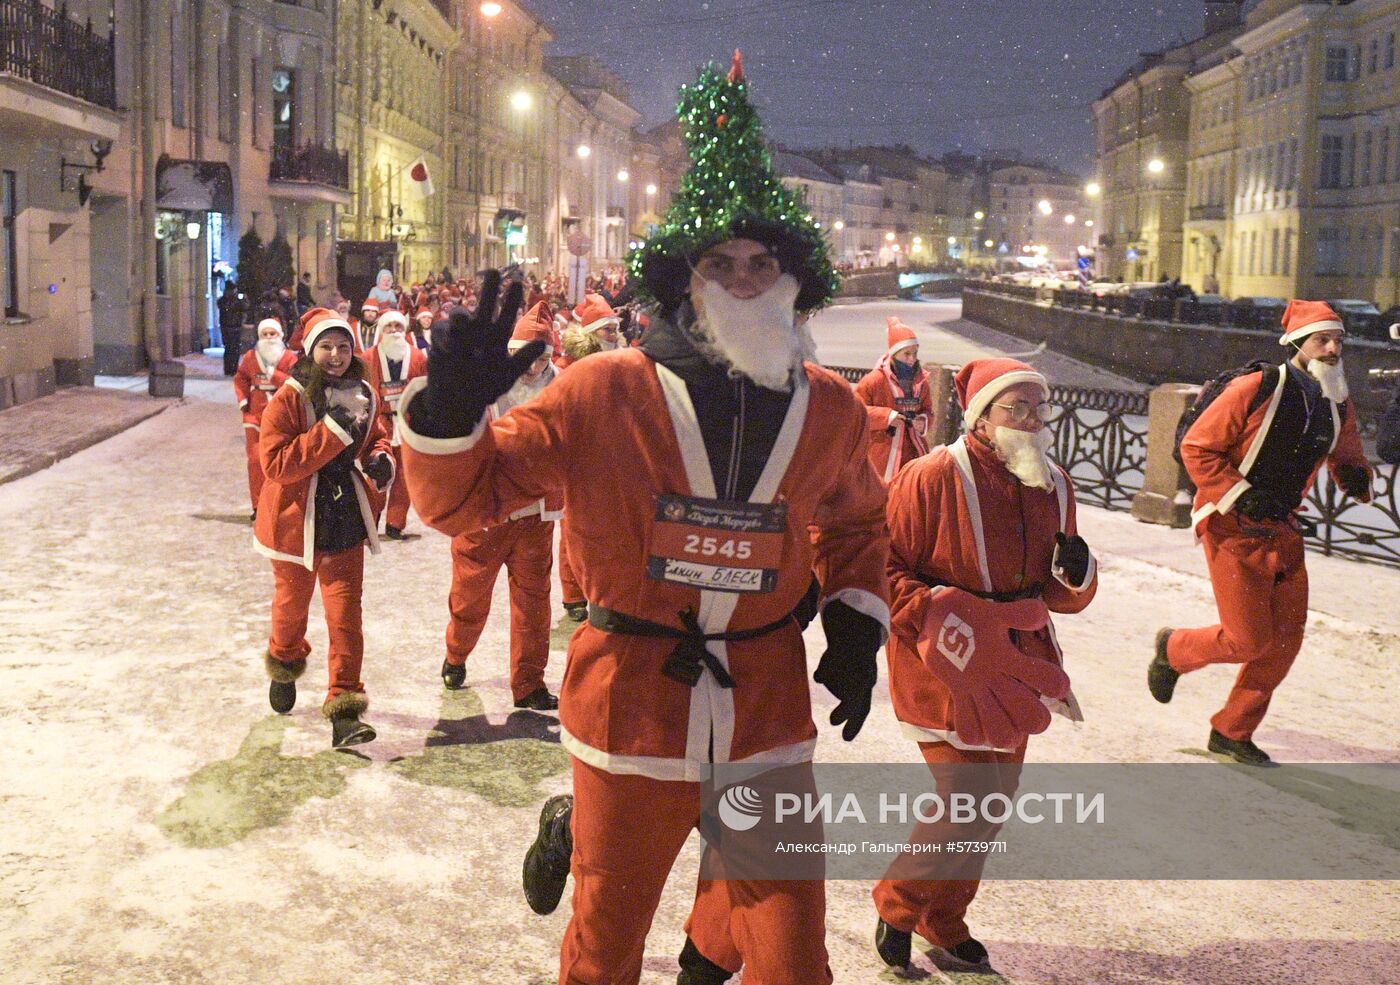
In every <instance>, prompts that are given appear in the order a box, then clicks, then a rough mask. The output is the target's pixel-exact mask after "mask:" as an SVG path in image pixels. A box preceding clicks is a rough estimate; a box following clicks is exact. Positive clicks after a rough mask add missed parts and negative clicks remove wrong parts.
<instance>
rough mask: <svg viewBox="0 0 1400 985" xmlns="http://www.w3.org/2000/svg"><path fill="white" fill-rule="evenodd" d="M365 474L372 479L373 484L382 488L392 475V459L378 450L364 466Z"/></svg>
mask: <svg viewBox="0 0 1400 985" xmlns="http://www.w3.org/2000/svg"><path fill="white" fill-rule="evenodd" d="M365 475H367V476H369V477H370V478H371V479H373V480H374V484H375V485H376V486H378V487H379V488H380V489H383V488H384V487H385V486H387V485H388V484H389V480H390V479H392V478H393V477H394V461H393V459H391V458H390V457H389V456H388V455H385V454H384V453H383V452H380V453H379V454H378V455H375V456H374V457H373V458H371V459H370V460H369V464H368V465H366V466H365Z"/></svg>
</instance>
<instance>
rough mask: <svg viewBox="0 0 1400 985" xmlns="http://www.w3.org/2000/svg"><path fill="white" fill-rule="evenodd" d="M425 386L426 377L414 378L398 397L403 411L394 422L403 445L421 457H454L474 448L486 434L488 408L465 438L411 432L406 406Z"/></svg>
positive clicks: (426, 383)
mask: <svg viewBox="0 0 1400 985" xmlns="http://www.w3.org/2000/svg"><path fill="white" fill-rule="evenodd" d="M427 385H428V378H427V377H426V376H415V377H414V378H413V379H411V380H409V381H408V386H406V387H404V390H403V393H402V394H401V395H400V396H399V406H400V407H402V408H403V411H402V412H401V413H400V414H399V415H398V417H397V418H395V420H397V422H398V425H399V436H400V437H401V438H402V439H403V443H404V444H406V445H408V447H410V448H412V449H413V450H414V451H416V452H418V453H420V454H423V455H456V454H459V453H461V452H464V451H467V450H469V449H471V448H474V447H476V443H477V442H478V441H480V440H481V436H482V435H483V434H485V433H486V428H487V426H488V425H487V422H488V421H489V420H490V413H491V410H490V408H489V407H488V408H487V409H486V410H485V411H483V412H482V414H481V421H480V422H479V423H478V424H477V426H476V427H475V428H473V429H472V433H471V434H468V435H466V436H465V437H461V438H428V437H425V436H424V435H421V434H419V433H418V432H417V431H415V430H413V428H412V426H411V425H410V424H409V422H408V405H409V403H410V402H412V400H413V398H414V397H415V396H417V395H418V393H419V392H420V391H421V390H423V389H424V388H425V387H427Z"/></svg>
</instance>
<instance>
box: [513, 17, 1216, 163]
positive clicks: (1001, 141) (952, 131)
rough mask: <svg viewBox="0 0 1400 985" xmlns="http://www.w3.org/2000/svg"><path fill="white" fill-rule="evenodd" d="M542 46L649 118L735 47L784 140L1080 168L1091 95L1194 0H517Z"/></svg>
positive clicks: (1182, 26) (1177, 27)
mask: <svg viewBox="0 0 1400 985" xmlns="http://www.w3.org/2000/svg"><path fill="white" fill-rule="evenodd" d="M526 2H527V3H528V4H529V6H530V7H531V8H532V9H533V10H534V11H536V12H537V13H538V14H539V15H540V16H541V17H543V18H544V19H545V21H546V22H547V23H549V24H550V25H551V26H552V27H553V28H554V30H555V33H556V34H557V35H558V38H559V40H558V41H557V42H556V43H555V44H554V45H553V47H552V48H551V49H550V53H552V54H576V53H589V54H593V55H596V56H598V57H599V58H601V59H602V60H603V61H604V62H605V63H606V64H608V65H609V66H610V67H611V68H612V69H613V70H614V71H616V72H617V73H618V74H619V75H620V76H621V77H622V78H623V80H624V81H625V82H626V83H627V85H628V88H629V89H630V91H631V93H632V103H633V105H634V106H635V107H636V109H638V110H639V111H641V112H642V113H643V114H644V115H645V117H646V120H647V121H648V123H649V124H650V123H660V122H663V121H664V120H666V119H667V118H669V116H670V115H671V113H672V111H673V110H674V106H675V94H676V89H677V88H678V87H679V86H680V84H681V83H682V82H686V81H690V80H693V79H694V77H695V72H696V69H697V68H698V67H699V66H700V65H701V64H703V63H704V62H706V61H708V60H715V61H717V62H720V63H724V64H727V63H728V61H729V58H730V55H731V53H732V52H733V49H734V48H735V47H736V46H737V47H739V48H741V49H743V52H744V60H745V64H746V65H747V67H748V72H749V78H750V81H751V82H752V86H753V89H752V91H753V95H754V99H755V100H756V101H757V103H758V104H759V106H760V108H761V110H762V112H763V118H764V122H765V124H766V126H767V130H768V133H769V134H770V135H771V136H773V137H774V138H775V139H777V140H779V141H781V142H783V143H784V144H787V145H788V146H792V147H811V146H819V145H828V144H846V143H847V142H854V143H857V144H860V143H906V144H909V145H910V146H912V147H914V148H916V149H917V150H920V151H924V152H928V153H941V152H943V151H945V150H953V149H958V148H961V149H963V150H966V151H968V152H971V153H978V152H984V151H987V150H991V149H1018V150H1021V151H1023V152H1024V153H1026V154H1028V155H1031V156H1035V157H1039V158H1041V159H1044V160H1047V161H1049V162H1051V163H1053V164H1058V165H1060V166H1062V167H1065V168H1067V169H1069V170H1072V171H1075V172H1079V173H1083V174H1088V173H1089V171H1090V170H1091V169H1092V161H1093V156H1094V151H1093V135H1094V130H1093V112H1092V110H1091V109H1090V104H1091V103H1092V102H1093V100H1094V99H1096V98H1098V96H1099V94H1100V93H1101V92H1102V90H1103V89H1104V88H1106V87H1107V86H1108V85H1109V84H1110V83H1112V82H1113V80H1114V79H1116V78H1117V77H1118V75H1119V74H1120V73H1121V72H1122V71H1123V70H1124V69H1126V68H1127V67H1128V66H1129V65H1130V64H1131V63H1132V62H1133V61H1134V60H1135V58H1136V57H1137V54H1138V52H1142V51H1151V50H1155V49H1160V48H1162V47H1164V46H1166V45H1169V44H1172V43H1174V42H1176V41H1178V40H1180V39H1183V38H1194V37H1196V36H1198V35H1199V34H1200V32H1201V25H1202V23H1203V19H1204V12H1203V11H1204V5H1203V4H1202V2H1201V0H1076V2H1071V0H922V2H919V0H708V2H705V0H526Z"/></svg>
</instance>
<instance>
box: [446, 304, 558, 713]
mask: <svg viewBox="0 0 1400 985" xmlns="http://www.w3.org/2000/svg"><path fill="white" fill-rule="evenodd" d="M552 337H553V331H552V327H551V324H550V312H549V305H547V304H545V303H544V302H543V301H541V302H539V303H538V304H536V305H535V307H534V308H532V309H530V310H529V311H527V312H525V313H524V314H523V315H521V316H520V319H519V321H517V322H516V323H515V331H514V332H513V333H512V334H511V337H510V341H509V342H508V343H506V351H508V352H512V353H513V352H519V351H520V350H521V349H523V348H524V347H525V346H526V345H528V344H530V343H531V342H536V341H538V342H543V343H545V344H546V345H548V344H549V343H550V340H551V338H552ZM556 372H557V371H556V370H555V368H554V365H553V363H552V362H551V361H550V358H549V352H548V350H546V351H545V353H544V354H543V355H541V356H540V357H539V358H537V359H536V360H535V361H534V362H533V363H531V364H530V368H529V369H527V370H526V371H525V374H524V375H523V376H521V377H520V379H519V380H518V381H516V383H515V385H514V386H513V387H511V388H510V389H509V390H507V391H506V392H505V393H503V394H502V395H501V396H500V398H499V399H498V400H497V401H496V402H495V403H494V404H492V405H491V407H490V408H489V410H488V415H489V417H490V419H491V420H493V421H494V420H497V419H499V418H500V417H502V416H503V415H504V414H506V413H507V412H508V411H510V410H511V409H512V408H515V407H519V406H520V405H521V404H523V403H525V402H526V401H527V400H531V399H533V398H534V397H536V396H538V395H539V394H540V393H541V391H543V390H544V388H545V387H546V386H548V385H549V384H550V383H551V382H553V380H554V378H555V375H556ZM562 504H563V496H561V495H560V494H559V492H557V491H556V492H552V493H550V494H549V495H548V496H545V497H543V498H541V499H539V500H537V501H536V502H533V503H530V504H529V505H528V506H523V507H521V508H520V509H518V510H515V511H513V512H512V513H511V514H510V518H509V519H508V520H507V521H506V522H505V523H497V524H495V525H493V526H490V527H484V528H482V529H479V530H468V531H466V532H464V533H461V534H458V535H457V536H455V537H453V538H452V591H451V594H450V595H449V596H448V603H447V605H448V610H449V612H450V613H451V617H452V618H451V621H450V622H449V623H448V624H447V659H446V660H444V661H443V664H442V682H443V684H445V685H446V686H447V688H448V689H449V690H453V691H455V690H457V689H458V688H460V687H461V686H462V684H463V683H464V681H465V680H466V675H467V658H468V657H469V656H471V653H472V650H474V649H475V648H476V643H477V640H479V639H480V638H481V631H482V630H483V629H484V628H485V627H486V618H487V616H489V615H490V614H491V591H492V589H493V588H494V587H495V585H496V576H497V575H498V574H500V571H501V565H503V564H504V565H505V568H506V575H507V577H508V578H509V580H510V690H511V696H512V697H513V698H514V700H515V707H517V708H528V709H531V710H533V711H553V710H554V709H556V708H558V707H559V699H558V698H557V697H555V696H554V695H553V694H551V693H550V692H549V688H547V687H545V683H544V668H545V665H546V664H547V663H548V661H549V569H550V568H551V567H552V566H553V563H554V521H555V520H557V519H559V517H560V516H561V515H562V514H561V506H562Z"/></svg>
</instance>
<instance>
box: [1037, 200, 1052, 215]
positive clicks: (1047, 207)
mask: <svg viewBox="0 0 1400 985" xmlns="http://www.w3.org/2000/svg"><path fill="white" fill-rule="evenodd" d="M1036 208H1038V209H1040V214H1041V215H1050V214H1051V213H1052V212H1054V211H1055V207H1054V206H1053V205H1051V204H1050V200H1049V199H1048V198H1042V199H1041V200H1040V204H1039V205H1037V206H1036Z"/></svg>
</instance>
